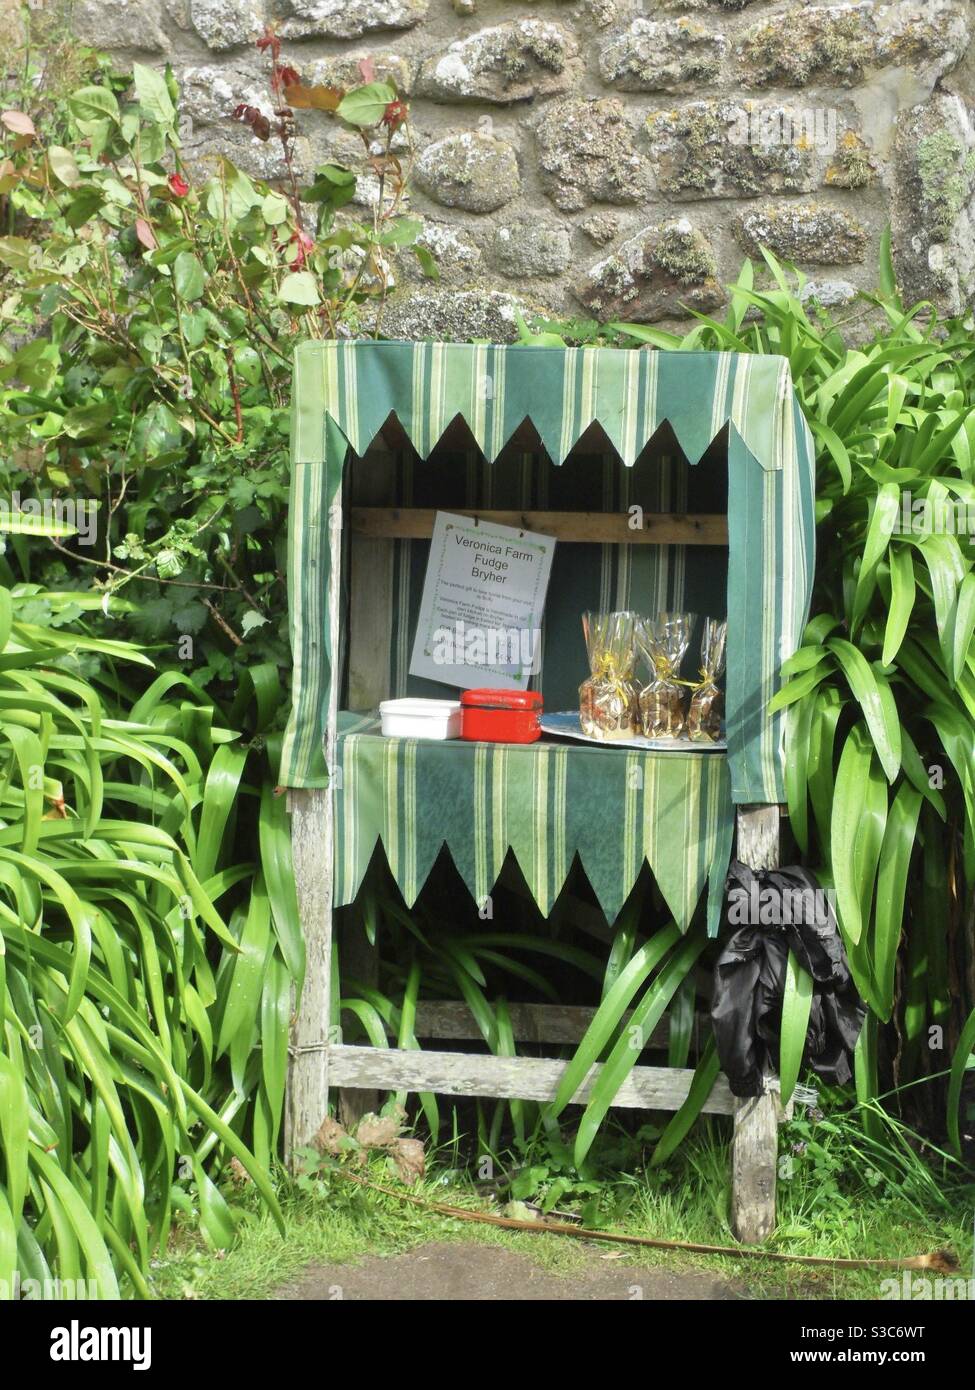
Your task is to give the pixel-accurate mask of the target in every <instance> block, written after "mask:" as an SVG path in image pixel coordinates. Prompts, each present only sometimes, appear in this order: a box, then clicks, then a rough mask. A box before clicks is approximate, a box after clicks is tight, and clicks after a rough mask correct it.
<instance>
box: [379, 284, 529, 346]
mask: <svg viewBox="0 0 975 1390" xmlns="http://www.w3.org/2000/svg"><path fill="white" fill-rule="evenodd" d="M518 313H524V305H523V304H521V303H520V302H519V301H518V300H517V299H516V298H515V297H514V296H513V295H510V294H504V293H503V292H501V291H498V290H468V291H460V292H458V291H457V290H453V289H447V288H437V289H433V290H418V291H416V292H415V293H412V294H403V295H399V296H396V297H395V298H393V299H391V300H390V301H389V303H388V304H387V305H386V308H385V311H384V313H383V332H384V334H385V335H386V336H387V337H390V338H405V339H407V340H408V341H417V340H421V339H426V338H432V339H433V340H434V341H435V342H442V343H469V342H470V341H471V339H472V338H483V339H486V340H487V341H488V342H492V343H513V342H514V341H515V340H516V339H517V337H518V321H517V317H516V316H517V314H518Z"/></svg>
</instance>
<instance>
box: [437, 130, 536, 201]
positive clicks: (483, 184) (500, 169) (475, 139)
mask: <svg viewBox="0 0 975 1390" xmlns="http://www.w3.org/2000/svg"><path fill="white" fill-rule="evenodd" d="M414 181H415V183H416V186H417V187H418V188H419V189H420V190H421V192H423V193H426V195H427V196H428V197H429V198H432V199H433V200H434V202H437V203H440V204H441V205H442V206H443V207H449V208H462V209H463V210H464V211H465V212H494V211H495V210H496V209H497V208H500V207H504V205H505V203H509V202H510V201H511V199H512V198H514V197H515V195H516V194H517V193H518V191H519V188H520V182H521V181H520V178H519V174H518V159H517V156H516V154H515V150H514V147H513V146H512V145H510V144H509V143H508V142H507V141H506V140H497V139H495V138H494V136H492V135H483V134H481V133H480V132H477V131H464V132H462V133H461V134H458V135H447V136H445V137H444V138H443V139H442V140H437V141H436V142H435V143H434V144H432V145H428V146H427V148H426V149H425V150H424V151H423V153H422V154H421V155H420V157H419V159H418V160H417V162H416V166H415V170H414Z"/></svg>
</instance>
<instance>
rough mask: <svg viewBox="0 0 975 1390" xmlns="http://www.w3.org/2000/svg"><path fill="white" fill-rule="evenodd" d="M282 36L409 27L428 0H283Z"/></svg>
mask: <svg viewBox="0 0 975 1390" xmlns="http://www.w3.org/2000/svg"><path fill="white" fill-rule="evenodd" d="M286 3H287V8H288V13H289V16H290V17H289V18H287V19H285V20H284V22H283V23H282V24H280V25H279V26H278V33H279V34H280V35H281V37H282V38H283V39H306V38H313V37H314V38H319V37H320V38H327V39H357V38H359V37H360V35H362V34H370V33H373V32H374V31H375V30H377V29H412V28H413V26H414V25H415V24H419V22H420V20H421V19H423V18H424V16H425V15H426V12H427V9H428V7H429V0H286Z"/></svg>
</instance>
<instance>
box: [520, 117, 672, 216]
mask: <svg viewBox="0 0 975 1390" xmlns="http://www.w3.org/2000/svg"><path fill="white" fill-rule="evenodd" d="M635 134H636V132H635V131H634V129H633V127H632V126H631V125H630V123H629V121H628V120H627V118H626V115H625V113H624V110H623V106H622V103H621V102H620V101H618V100H617V99H616V98H615V97H600V98H594V99H589V100H587V99H585V98H579V97H570V98H565V99H563V100H561V101H555V102H550V103H549V105H548V106H546V108H545V110H544V111H543V112H542V114H541V116H540V118H539V119H538V121H537V123H536V125H535V136H536V141H537V146H538V165H539V171H540V174H541V180H542V185H543V187H544V188H545V190H546V192H547V193H548V194H549V196H550V197H551V199H552V201H553V202H554V203H555V205H556V207H558V208H560V209H562V211H564V212H578V211H581V210H582V209H583V208H585V207H588V206H589V205H590V204H591V203H635V202H637V201H639V199H640V198H641V197H642V196H643V195H644V193H645V191H646V166H645V164H644V161H643V160H642V158H641V157H640V155H639V154H638V153H637V151H636V148H635Z"/></svg>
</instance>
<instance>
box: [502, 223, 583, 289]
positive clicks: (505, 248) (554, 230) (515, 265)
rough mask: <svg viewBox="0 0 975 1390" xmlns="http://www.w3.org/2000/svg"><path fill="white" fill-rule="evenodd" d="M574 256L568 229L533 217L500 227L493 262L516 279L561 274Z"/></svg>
mask: <svg viewBox="0 0 975 1390" xmlns="http://www.w3.org/2000/svg"><path fill="white" fill-rule="evenodd" d="M571 258H572V247H571V243H570V240H569V231H568V228H567V227H565V226H561V225H558V224H556V223H548V222H539V221H538V220H537V218H533V217H523V218H519V219H517V220H515V221H512V222H509V223H505V224H504V225H503V226H500V227H496V228H495V231H494V236H493V238H492V241H491V259H492V261H493V263H494V264H495V265H496V266H497V268H498V269H499V270H500V271H501V272H502V274H504V275H508V276H511V277H512V278H513V279H517V278H519V277H524V278H526V279H533V278H535V277H536V276H545V275H561V274H562V272H563V271H564V270H566V269H567V268H568V265H569V262H570V260H571Z"/></svg>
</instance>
